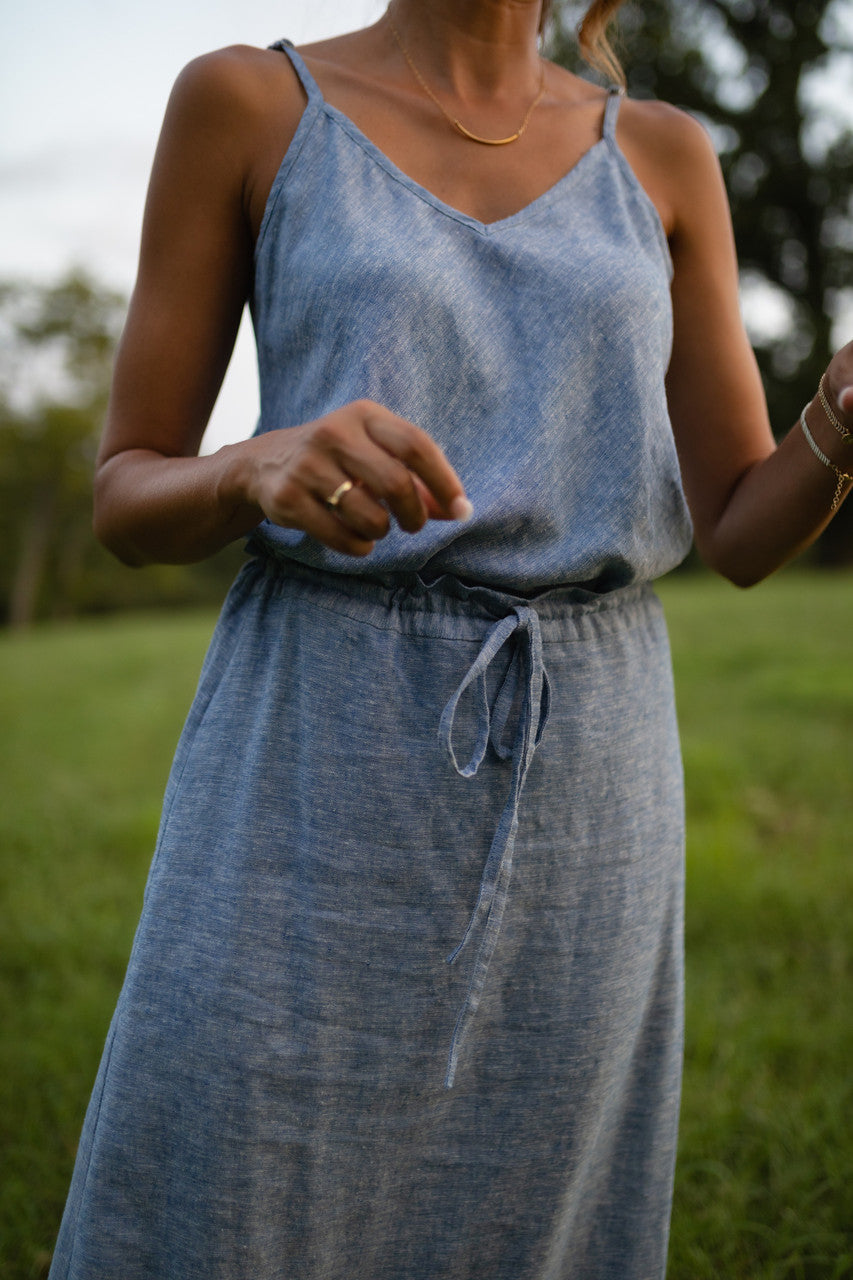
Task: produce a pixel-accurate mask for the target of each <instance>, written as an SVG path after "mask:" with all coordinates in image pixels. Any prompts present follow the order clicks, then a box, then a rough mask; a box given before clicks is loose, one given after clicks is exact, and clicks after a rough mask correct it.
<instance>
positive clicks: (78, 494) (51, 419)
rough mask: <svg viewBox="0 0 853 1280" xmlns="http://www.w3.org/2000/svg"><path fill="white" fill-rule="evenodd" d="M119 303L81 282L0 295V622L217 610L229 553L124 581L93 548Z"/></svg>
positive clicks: (233, 559)
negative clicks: (160, 607) (113, 612)
mask: <svg viewBox="0 0 853 1280" xmlns="http://www.w3.org/2000/svg"><path fill="white" fill-rule="evenodd" d="M125 305H126V304H125V300H124V298H122V297H121V296H120V295H119V294H117V293H114V292H112V291H111V290H108V289H105V288H104V287H103V286H101V285H98V284H96V283H95V282H94V281H93V280H91V279H90V278H89V277H87V276H86V275H85V274H83V273H81V272H74V273H72V274H70V275H68V276H67V277H66V278H65V279H63V280H60V281H59V282H58V283H56V284H50V285H40V284H33V283H22V282H14V283H8V282H7V283H5V284H4V283H0V618H2V619H5V621H6V622H7V623H8V625H10V626H12V627H25V626H28V625H29V624H30V623H32V622H33V621H34V620H35V619H36V618H41V617H67V616H70V615H72V614H74V613H78V612H84V611H93V610H106V609H115V608H123V607H130V606H138V605H157V604H164V603H169V604H187V603H199V604H202V603H204V604H206V603H211V602H213V601H217V600H219V599H221V596H222V594H223V592H224V590H225V587H226V586H227V584H228V582H229V581H230V579H231V578H232V577H233V574H234V570H235V566H236V565H237V564H238V563H239V561H240V558H241V549H240V548H239V547H235V548H230V549H228V551H226V552H225V553H221V554H220V555H219V556H218V557H214V558H213V559H212V560H210V561H207V562H205V563H204V564H201V565H187V566H184V565H164V566H152V567H150V568H147V569H144V570H141V571H138V572H135V573H131V572H129V571H128V570H127V569H126V568H125V567H124V566H122V565H120V564H119V563H118V561H116V560H114V559H113V558H112V556H110V555H109V554H108V553H107V552H106V551H105V550H104V549H103V548H102V547H101V546H99V544H98V543H97V542H96V541H95V539H94V537H93V535H92V532H91V523H92V483H91V479H92V468H93V464H94V458H95V452H96V450H97V444H98V437H99V434H100V430H101V424H102V422H103V417H104V412H105V409H106V403H107V396H108V392H109V383H110V376H111V371H112V362H113V356H114V352H115V344H116V341H117V338H118V334H119V331H120V328H121V324H122V321H123V318H124V312H125Z"/></svg>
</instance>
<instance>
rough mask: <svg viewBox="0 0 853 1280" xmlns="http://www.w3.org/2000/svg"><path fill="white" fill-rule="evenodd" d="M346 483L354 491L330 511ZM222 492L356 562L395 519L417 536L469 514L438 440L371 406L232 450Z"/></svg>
mask: <svg viewBox="0 0 853 1280" xmlns="http://www.w3.org/2000/svg"><path fill="white" fill-rule="evenodd" d="M345 481H351V482H352V488H348V489H346V490H345V492H344V493H343V494H342V496H341V497H340V499H339V501H338V503H337V504H336V505H335V506H334V507H330V506H329V505H328V499H329V498H330V497H331V495H332V494H334V493H335V491H336V490H338V489H339V487H340V486H341V484H343V483H344V482H345ZM221 492H222V496H223V497H225V498H230V499H231V500H232V501H236V502H238V503H249V504H252V505H253V506H255V507H256V508H258V509H259V511H260V512H261V513H262V514H263V515H264V516H265V517H266V518H267V519H269V520H271V521H272V522H273V523H274V524H278V525H283V526H284V527H285V528H291V529H301V530H303V531H304V532H305V533H307V534H309V535H310V536H311V537H312V538H316V539H317V540H318V541H319V542H322V543H323V544H324V545H325V546H327V547H330V548H331V549H332V550H333V551H341V552H343V553H345V554H346V555H351V556H366V555H368V554H369V553H370V552H371V551H372V550H373V548H374V546H375V544H376V541H377V540H378V539H379V538H384V537H385V535H386V534H387V533H388V531H389V529H390V527H391V516H393V517H394V518H395V519H396V521H397V523H398V524H399V526H400V528H401V529H404V530H405V531H406V532H407V533H417V531H418V530H419V529H422V528H423V526H424V524H425V523H426V522H427V520H429V519H437V520H465V519H467V518H468V517H469V516H470V514H471V506H470V503H469V502H468V500H467V498H466V497H465V490H464V488H463V486H462V482H461V481H460V479H459V477H458V476H457V474H456V472H455V471H454V470H453V468H452V467H451V465H450V463H449V462H448V461H447V458H446V457H445V456H444V453H443V452H442V450H441V449H440V447H439V446H438V445H437V444H436V443H435V441H434V440H433V439H432V438H431V437H430V436H429V435H428V434H427V433H426V432H425V431H422V430H421V428H420V427H416V426H415V425H414V424H413V423H411V422H408V421H406V419H405V418H400V417H398V416H397V415H396V414H394V413H392V412H391V411H390V410H389V409H386V408H384V407H383V406H382V405H380V404H376V403H374V402H373V401H371V400H357V401H355V402H354V403H353V404H348V405H345V406H344V407H343V408H341V409H337V410H335V411H334V412H332V413H329V414H326V415H325V416H324V417H322V418H318V419H317V420H316V421H315V422H308V423H306V424H305V425H303V426H298V427H286V428H283V429H281V430H279V431H270V432H267V433H265V434H263V435H260V436H256V437H254V438H253V439H252V440H248V441H246V442H244V443H243V444H240V445H238V446H234V448H233V452H232V462H231V465H230V466H229V467H227V468H226V472H225V477H224V480H223V487H222V490H221Z"/></svg>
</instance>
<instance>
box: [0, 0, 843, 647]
mask: <svg viewBox="0 0 853 1280" xmlns="http://www.w3.org/2000/svg"><path fill="white" fill-rule="evenodd" d="M382 7H383V6H382V5H381V4H380V3H376V2H375V0H352V2H351V3H344V0H313V2H312V4H311V5H310V6H308V5H305V4H296V3H279V4H274V3H270V2H265V0H250V2H249V3H242V4H240V5H237V4H233V3H228V2H227V0H214V2H213V3H211V4H207V5H205V6H204V7H203V8H195V7H193V8H191V7H188V6H185V7H180V6H178V7H176V6H174V5H171V4H169V3H167V0H151V3H149V4H147V5H146V6H145V7H144V8H142V7H141V6H140V7H135V6H124V5H107V4H104V3H99V2H98V0H86V2H84V0H81V2H80V3H78V4H76V5H74V6H70V7H69V6H67V5H60V4H59V3H56V2H55V0H35V2H34V3H32V4H29V5H26V6H23V5H22V6H7V8H6V12H5V15H4V19H3V26H4V30H3V36H4V39H3V41H2V45H0V102H2V114H3V119H4V120H5V122H6V128H5V129H4V131H3V136H2V140H0V343H2V351H1V352H0V622H5V623H6V624H8V625H10V626H13V627H20V626H26V625H28V624H29V623H30V622H32V621H33V620H34V619H37V618H44V617H69V616H72V615H76V614H80V613H90V612H103V611H107V610H112V609H115V608H122V607H129V606H131V605H134V604H145V605H149V604H153V603H155V602H156V601H158V600H162V601H163V602H165V603H171V604H177V603H178V602H180V601H185V602H193V601H195V602H199V601H202V600H208V599H213V598H216V597H218V596H219V595H220V594H221V590H222V588H223V585H224V583H225V582H226V581H227V580H228V578H229V577H230V575H231V573H232V571H233V566H234V563H235V559H234V555H233V554H228V553H226V554H225V555H223V556H221V557H219V558H217V559H216V560H215V561H212V562H209V563H207V564H205V565H202V566H196V567H192V568H173V567H172V568H168V569H163V568H151V569H148V570H145V571H144V572H142V573H138V574H133V575H128V574H127V573H126V572H124V571H123V570H122V569H121V568H120V567H119V566H117V565H115V564H113V563H112V562H111V561H110V559H109V557H108V556H107V555H106V553H105V552H103V551H101V550H100V549H99V548H98V547H97V546H96V545H95V544H94V542H93V540H92V538H91V535H90V533H89V477H90V473H91V466H92V457H93V452H94V447H95V440H96V438H97V434H98V430H99V426H100V421H101V417H102V413H103V407H104V397H105V394H106V387H107V383H108V378H109V370H110V362H111V355H112V349H113V345H114V342H115V339H116V336H117V334H118V332H119V330H120V327H121V323H122V317H123V312H124V307H125V300H126V298H127V296H128V293H129V291H130V289H131V287H132V284H133V279H134V274H135V265H136V253H137V246H138V239H139V229H140V220H141V213H142V207H143V201H144V195H145V187H146V181H147V175H148V170H149V167H150V163H151V158H152V154H153V150H154V146H155V143H156V138H157V132H158V129H159V124H160V120H161V117H162V112H163V109H164V105H165V102H166V98H167V96H168V92H169V88H170V86H171V84H172V82H173V80H174V78H175V76H176V75H177V73H178V71H179V70H180V68H181V66H182V65H183V64H184V63H185V62H187V61H188V60H189V59H190V58H191V57H193V56H194V55H195V54H197V53H198V52H200V51H204V50H206V49H212V48H216V47H219V46H221V45H224V44H228V43H232V42H237V41H241V42H244V43H255V44H265V43H268V42H269V41H270V40H271V39H273V38H275V37H276V36H277V35H278V34H279V33H281V32H286V33H288V34H289V35H290V37H291V38H292V39H293V40H294V41H295V42H297V43H300V42H306V41H309V40H313V39H317V38H320V37H322V36H323V35H328V34H332V33H334V32H337V31H340V30H341V29H346V28H348V27H354V26H358V25H361V24H363V23H365V22H368V21H371V20H373V19H375V18H376V17H378V16H379V14H380V12H381V11H382ZM581 13H582V6H581V5H578V4H568V3H563V4H558V5H557V7H556V13H555V21H554V23H553V24H552V28H551V31H550V33H549V37H548V43H549V46H550V51H551V53H552V54H553V56H555V57H556V58H557V59H559V60H561V61H563V62H565V63H566V64H567V65H570V66H573V67H575V68H576V69H577V57H576V53H575V42H574V26H575V24H576V22H577V20H578V18H579V17H580V16H581ZM618 43H619V50H620V52H621V54H622V56H623V59H624V61H625V65H626V67H627V68H628V76H629V87H630V92H631V93H633V94H635V95H638V96H654V97H659V98H663V99H665V100H668V101H671V102H674V103H676V104H678V105H680V106H683V107H685V108H687V110H689V111H692V112H693V113H695V114H696V115H698V116H699V117H700V118H701V119H702V121H703V122H704V123H705V125H706V126H707V128H708V129H709V130H710V132H711V135H712V137H713V139H714V142H715V144H716V146H717V149H718V151H719V154H720V158H721V160H722V163H723V167H724V170H725V174H726V178H727V182H728V186H729V191H730V193H731V199H732V206H733V214H734V221H735V229H736V235H737V241H738V249H739V253H740V257H741V262H742V266H743V306H744V313H745V316H746V319H747V323H748V326H749V329H750V334H751V337H752V339H753V341H754V343H755V344H756V348H757V350H758V354H759V359H760V361H761V367H762V372H763V374H764V377H765V381H766V386H767V393H768V397H769V400H770V406H771V413H772V419H773V421H774V423H775V424H777V426H778V429H779V430H780V431H785V430H787V429H788V428H789V427H790V425H791V424H792V423H793V422H795V421H796V418H797V415H798V414H799V410H800V408H801V406H802V404H803V403H804V402H805V401H806V400H807V399H809V398H810V397H811V395H812V394H813V391H814V388H815V386H816V384H817V381H818V378H819V376H820V373H821V371H822V370H823V369H824V367H825V365H826V363H827V360H828V358H829V355H830V352H831V351H832V349H833V347H834V346H837V345H840V344H841V343H842V342H843V341H844V340H846V339H847V338H849V337H850V335H851V334H853V216H851V188H850V173H851V161H853V135H851V123H853V0H784V2H771V0H644V2H643V3H642V4H630V3H629V4H628V5H627V6H626V7H625V9H624V11H623V13H622V17H621V21H620V37H619V42H618ZM256 415H257V384H256V375H255V361H254V353H253V349H252V339H251V334H250V331H249V325H248V320H246V321H245V322H244V325H243V328H242V330H241V334H240V338H239V340H238V343H237V349H236V351H235V353H234V358H233V360H232V365H231V369H230V371H229V374H228V378H227V380H226V383H225V386H224V387H223V390H222V394H221V396H220V398H219V402H218V404H217V406H216V409H215V411H214V414H213V418H212V421H211V424H210V427H209V429H208V432H207V435H206V438H205V444H204V448H205V449H207V450H210V449H214V448H216V447H217V446H218V445H220V444H223V443H225V442H227V441H230V440H236V439H240V438H242V437H244V436H246V435H249V434H250V433H251V431H252V429H253V427H254V423H255V418H256ZM811 560H812V562H813V563H818V564H824V565H827V564H843V563H849V562H850V561H851V560H853V504H851V503H848V504H847V508H846V509H845V510H844V511H842V513H841V515H840V516H839V517H838V519H837V520H835V521H834V522H833V524H832V526H831V527H830V529H829V530H828V531H827V533H826V534H825V535H824V537H823V538H822V540H821V542H820V545H819V546H818V547H817V548H816V550H815V551H814V552H813V553H812V554H811Z"/></svg>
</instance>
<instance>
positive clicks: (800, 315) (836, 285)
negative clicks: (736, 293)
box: [551, 0, 853, 563]
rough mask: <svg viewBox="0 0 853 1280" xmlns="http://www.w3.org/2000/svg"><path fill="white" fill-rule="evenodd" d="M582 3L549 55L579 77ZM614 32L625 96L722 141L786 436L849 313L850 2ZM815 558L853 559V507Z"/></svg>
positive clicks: (644, 1)
mask: <svg viewBox="0 0 853 1280" xmlns="http://www.w3.org/2000/svg"><path fill="white" fill-rule="evenodd" d="M585 7H586V6H585V4H582V3H570V2H568V0H563V2H562V3H561V2H560V0H557V4H556V6H555V15H554V22H553V24H552V31H551V52H552V55H553V56H554V57H555V58H556V60H557V61H559V62H562V63H563V64H564V65H566V66H569V67H571V68H572V69H573V70H581V71H583V64H582V63H579V60H578V56H577V46H576V41H575V38H574V27H575V25H576V24H577V22H578V21H579V19H580V18H581V17H582V16H583V11H584V9H585ZM618 37H619V38H618V41H617V46H618V50H619V52H620V54H621V55H622V58H623V61H624V64H625V69H626V72H627V76H628V88H629V92H630V93H631V94H632V95H634V96H635V97H641V98H644V97H655V98H660V99H663V100H664V101H667V102H672V103H674V104H676V105H677V106H680V107H683V108H685V109H686V110H688V111H690V112H692V113H693V114H694V115H696V116H698V117H699V118H700V119H701V120H702V121H703V122H704V123H705V124H706V126H707V127H708V129H709V131H710V133H711V136H712V138H713V140H714V142H715V145H716V147H717V151H718V154H719V156H720V161H721V164H722V167H723V172H724V174H725V178H726V182H727V185H728V189H729V195H730V199H731V204H732V216H733V219H734V227H735V236H736V239H737V245H738V253H739V256H740V262H741V269H742V283H743V301H744V314H745V317H746V320H747V325H748V328H749V331H750V336H751V338H752V341H753V344H754V346H755V348H756V352H757V355H758V361H759V365H760V367H761V372H762V376H763V378H764V384H765V389H766V391H767V398H768V402H769V405H770V412H771V420H772V421H773V423H774V426H775V428H776V430H777V431H778V432H779V433H780V434H783V433H784V432H785V431H787V430H788V429H789V427H790V426H791V424H792V423H794V422H795V421H796V420H797V417H798V415H799V412H800V409H801V408H802V406H803V404H804V403H805V402H806V401H807V400H809V399H810V398H811V397H812V395H813V394H814V392H815V388H816V386H817V382H818V379H819V378H820V375H821V373H822V372H823V370H824V369H825V367H826V365H827V363H828V361H829V359H830V357H831V355H832V351H833V327H834V325H835V322H836V321H838V320H840V319H841V317H842V316H843V315H845V313H846V315H847V316H848V317H850V316H851V315H852V314H853V189H852V188H851V174H853V133H851V129H850V121H851V102H853V92H852V91H853V5H851V3H850V0H639V2H637V3H631V4H628V5H627V6H626V7H625V9H624V10H623V11H622V12H621V14H620V18H619V26H618ZM850 337H853V333H850V332H848V333H846V334H845V335H843V337H842V340H849V338H850ZM836 340H838V334H837V333H836ZM817 557H818V559H819V560H820V561H822V562H824V563H841V562H848V563H850V562H853V502H848V503H847V504H846V505H845V507H844V508H842V511H841V512H840V514H839V515H838V516H837V517H836V519H835V520H834V521H833V523H832V524H831V525H830V526H829V529H828V530H827V531H826V533H825V534H824V535H823V537H822V539H821V540H820V543H819V546H818V550H817Z"/></svg>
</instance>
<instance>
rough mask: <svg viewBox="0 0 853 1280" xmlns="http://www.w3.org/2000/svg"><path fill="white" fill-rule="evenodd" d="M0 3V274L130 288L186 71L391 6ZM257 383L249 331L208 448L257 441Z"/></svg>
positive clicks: (346, 1)
mask: <svg viewBox="0 0 853 1280" xmlns="http://www.w3.org/2000/svg"><path fill="white" fill-rule="evenodd" d="M0 3H2V39H0V120H2V121H3V127H2V132H0V278H2V277H7V276H28V277H36V278H39V279H44V280H53V279H55V278H56V277H57V276H58V275H59V274H60V273H61V272H63V271H64V270H66V269H67V268H68V267H70V266H71V265H74V264H81V265H84V266H86V267H87V268H88V269H89V270H91V271H92V273H93V274H95V275H96V276H97V277H98V278H99V279H102V280H103V281H104V282H106V283H107V284H110V285H114V286H117V287H119V288H120V289H122V290H123V291H125V292H128V291H129V290H130V288H131V287H132V285H133V279H134V275H135V271H136V255H137V251H138V246H139V231H140V223H141V217H142V205H143V201H144V198H145V188H146V184H147V180H148V171H149V169H150V166H151V159H152V156H153V153H154V147H155V144H156V141H157V134H158V132H159V129H160V122H161V120H162V116H163V110H164V108H165V105H166V99H167V97H168V95H169V90H170V88H171V85H172V82H173V81H174V79H175V76H176V75H177V74H178V72H179V71H180V69H181V67H182V66H184V64H185V63H186V62H188V61H189V60H190V59H191V58H193V57H195V56H196V54H199V53H204V52H206V51H207V50H210V49H218V48H221V47H222V46H223V45H227V44H238V43H239V44H255V45H266V44H270V43H271V42H272V41H273V40H276V39H278V38H279V36H287V37H288V38H289V39H291V40H293V41H294V43H296V44H300V43H307V42H308V41H311V40H318V39H321V38H322V37H324V36H329V35H336V34H340V33H341V32H343V31H347V30H352V29H353V28H355V27H359V26H364V25H365V23H368V22H371V21H374V20H375V19H376V18H378V17H379V15H380V14H381V13H382V12H383V11H384V9H385V2H384V0H239V2H237V0H206V2H205V3H204V4H198V5H181V4H180V3H176V2H175V0H146V2H145V3H144V4H122V3H120V2H118V3H117V2H116V0H76V3H75V4H59V3H57V0H29V2H28V3H26V4H24V3H20V0H18V2H17V3H15V4H12V3H11V2H10V0H0ZM256 387H257V380H256V377H255V365H254V350H253V347H252V340H251V333H250V331H249V330H248V327H247V326H246V325H245V324H244V326H243V330H242V331H241V335H240V340H239V342H238V349H237V351H236V352H235V356H234V359H233V360H232V364H231V369H230V370H229V374H228V378H227V379H226V385H225V387H223V391H222V394H221V395H220V398H219V403H218V404H217V407H216V410H215V411H214V418H213V420H212V421H211V426H210V428H209V431H208V439H207V445H208V447H211V446H213V445H215V444H217V443H221V442H222V441H224V440H227V439H235V438H239V436H241V435H249V434H251V432H252V430H253V429H254V425H255V419H256V417H257V389H256Z"/></svg>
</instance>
